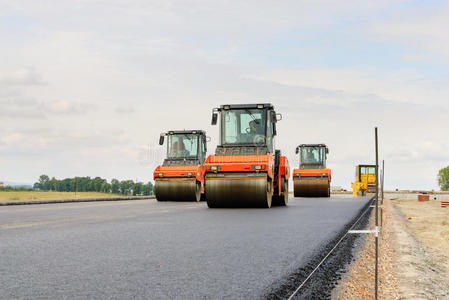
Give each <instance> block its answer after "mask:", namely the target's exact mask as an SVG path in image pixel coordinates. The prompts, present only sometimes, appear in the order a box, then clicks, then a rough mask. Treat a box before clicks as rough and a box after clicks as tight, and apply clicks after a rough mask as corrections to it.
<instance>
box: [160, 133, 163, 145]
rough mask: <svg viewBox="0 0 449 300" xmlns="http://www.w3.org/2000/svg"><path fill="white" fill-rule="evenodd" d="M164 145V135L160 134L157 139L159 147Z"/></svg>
mask: <svg viewBox="0 0 449 300" xmlns="http://www.w3.org/2000/svg"><path fill="white" fill-rule="evenodd" d="M163 144H164V135H163V134H161V136H160V137H159V145H163Z"/></svg>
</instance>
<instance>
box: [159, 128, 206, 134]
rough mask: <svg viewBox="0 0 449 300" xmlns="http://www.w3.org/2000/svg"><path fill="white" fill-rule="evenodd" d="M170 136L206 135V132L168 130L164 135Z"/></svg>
mask: <svg viewBox="0 0 449 300" xmlns="http://www.w3.org/2000/svg"><path fill="white" fill-rule="evenodd" d="M172 134H198V135H206V131H204V130H193V129H192V130H170V131H167V133H166V135H172Z"/></svg>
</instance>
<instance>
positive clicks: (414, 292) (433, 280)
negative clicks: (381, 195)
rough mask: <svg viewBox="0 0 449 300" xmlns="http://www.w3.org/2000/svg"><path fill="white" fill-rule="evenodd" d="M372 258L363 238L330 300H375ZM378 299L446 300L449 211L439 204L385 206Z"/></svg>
mask: <svg viewBox="0 0 449 300" xmlns="http://www.w3.org/2000/svg"><path fill="white" fill-rule="evenodd" d="M373 220H374V218H373V217H372V218H371V224H370V228H371V229H372V228H374V222H373ZM374 257H375V252H374V235H372V234H370V235H366V236H365V237H364V240H362V246H361V247H359V249H358V250H357V252H356V255H355V259H354V261H353V263H352V264H351V265H350V266H349V267H348V269H347V273H346V274H345V275H344V276H343V278H342V280H341V281H340V283H339V284H338V286H337V288H336V289H335V290H334V292H333V295H332V299H374ZM378 299H449V208H441V206H440V201H427V202H418V201H416V200H389V199H386V200H385V203H384V213H383V227H382V232H381V234H380V236H379V294H378Z"/></svg>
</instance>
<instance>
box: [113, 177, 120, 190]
mask: <svg viewBox="0 0 449 300" xmlns="http://www.w3.org/2000/svg"><path fill="white" fill-rule="evenodd" d="M111 192H112V193H113V194H118V193H120V181H118V180H117V179H115V178H114V179H112V180H111Z"/></svg>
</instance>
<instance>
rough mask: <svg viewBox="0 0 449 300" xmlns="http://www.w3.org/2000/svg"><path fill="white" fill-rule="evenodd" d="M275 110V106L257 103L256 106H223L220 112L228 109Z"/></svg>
mask: <svg viewBox="0 0 449 300" xmlns="http://www.w3.org/2000/svg"><path fill="white" fill-rule="evenodd" d="M263 108H269V109H273V108H274V106H273V105H272V104H271V103H256V104H223V105H220V110H228V109H263Z"/></svg>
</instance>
